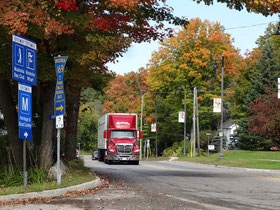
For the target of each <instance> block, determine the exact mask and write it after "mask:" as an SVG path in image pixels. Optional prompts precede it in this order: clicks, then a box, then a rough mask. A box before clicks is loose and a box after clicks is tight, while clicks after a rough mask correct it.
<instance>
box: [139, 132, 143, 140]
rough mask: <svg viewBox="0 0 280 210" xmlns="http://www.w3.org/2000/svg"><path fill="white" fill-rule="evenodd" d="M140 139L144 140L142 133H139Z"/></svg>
mask: <svg viewBox="0 0 280 210" xmlns="http://www.w3.org/2000/svg"><path fill="white" fill-rule="evenodd" d="M139 138H140V139H142V138H143V132H142V131H140V132H139Z"/></svg>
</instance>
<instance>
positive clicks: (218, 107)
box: [213, 98, 222, 113]
mask: <svg viewBox="0 0 280 210" xmlns="http://www.w3.org/2000/svg"><path fill="white" fill-rule="evenodd" d="M221 110H222V109H221V98H214V99H213V112H217V113H220V112H221Z"/></svg>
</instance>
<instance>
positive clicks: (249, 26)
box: [225, 21, 278, 30]
mask: <svg viewBox="0 0 280 210" xmlns="http://www.w3.org/2000/svg"><path fill="white" fill-rule="evenodd" d="M275 22H278V21H271V22H268V23H259V24H254V25H248V26H238V27H233V28H226V29H225V30H233V29H240V28H251V27H256V26H261V25H267V24H269V23H275Z"/></svg>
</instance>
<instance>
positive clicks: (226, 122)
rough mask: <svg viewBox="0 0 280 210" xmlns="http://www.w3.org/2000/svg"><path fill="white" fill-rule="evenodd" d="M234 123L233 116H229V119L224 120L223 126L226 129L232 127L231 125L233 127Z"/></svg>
mask: <svg viewBox="0 0 280 210" xmlns="http://www.w3.org/2000/svg"><path fill="white" fill-rule="evenodd" d="M232 125H233V123H232V119H231V118H229V119H228V120H227V121H225V122H224V124H223V128H224V129H228V128H231V127H232Z"/></svg>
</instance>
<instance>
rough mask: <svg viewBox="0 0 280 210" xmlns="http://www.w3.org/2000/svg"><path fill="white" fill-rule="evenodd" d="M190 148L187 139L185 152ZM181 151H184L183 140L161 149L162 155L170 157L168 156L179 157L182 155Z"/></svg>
mask: <svg viewBox="0 0 280 210" xmlns="http://www.w3.org/2000/svg"><path fill="white" fill-rule="evenodd" d="M190 148H191V145H190V142H189V141H188V140H187V142H186V153H187V154H188V153H189V151H190ZM183 153H184V141H180V142H174V143H173V145H172V146H171V147H168V148H166V149H164V150H163V156H164V157H170V156H175V157H180V156H182V155H183Z"/></svg>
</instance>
